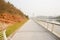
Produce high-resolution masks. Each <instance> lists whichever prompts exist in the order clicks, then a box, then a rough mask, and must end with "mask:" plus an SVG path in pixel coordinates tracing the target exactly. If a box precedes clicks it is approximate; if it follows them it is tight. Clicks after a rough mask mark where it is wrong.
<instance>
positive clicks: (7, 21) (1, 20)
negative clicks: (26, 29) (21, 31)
mask: <svg viewBox="0 0 60 40" xmlns="http://www.w3.org/2000/svg"><path fill="white" fill-rule="evenodd" d="M27 20H28V16H27V15H25V14H23V12H21V10H19V9H17V8H16V7H14V5H13V4H11V3H10V2H5V1H4V0H0V32H1V31H2V30H5V29H6V35H7V36H9V35H11V34H12V33H13V32H15V31H16V30H17V29H18V28H20V27H21V26H22V25H23V24H24V23H25V22H26V21H27Z"/></svg>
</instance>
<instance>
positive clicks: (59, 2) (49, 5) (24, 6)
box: [7, 0, 60, 16]
mask: <svg viewBox="0 0 60 40" xmlns="http://www.w3.org/2000/svg"><path fill="white" fill-rule="evenodd" d="M7 1H9V2H11V3H12V4H13V5H14V6H15V7H17V8H18V9H20V10H21V11H23V12H24V13H25V14H27V15H29V16H57V15H60V0H7Z"/></svg>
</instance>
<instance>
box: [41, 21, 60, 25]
mask: <svg viewBox="0 0 60 40" xmlns="http://www.w3.org/2000/svg"><path fill="white" fill-rule="evenodd" d="M40 21H43V22H46V23H50V24H54V25H58V26H60V24H57V23H52V22H47V21H44V20H40Z"/></svg>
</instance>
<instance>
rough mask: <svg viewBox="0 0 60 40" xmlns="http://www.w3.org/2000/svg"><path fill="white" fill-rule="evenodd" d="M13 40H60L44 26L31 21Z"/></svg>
mask: <svg viewBox="0 0 60 40" xmlns="http://www.w3.org/2000/svg"><path fill="white" fill-rule="evenodd" d="M11 40H58V39H57V38H56V37H55V36H54V35H53V34H51V33H50V32H48V31H47V30H46V29H44V28H43V27H42V26H40V25H38V24H37V23H35V22H34V21H33V20H29V21H28V22H27V23H25V24H24V25H23V26H22V27H21V28H20V29H19V30H18V31H17V33H16V34H15V35H14V36H13V38H11Z"/></svg>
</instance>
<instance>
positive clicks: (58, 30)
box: [36, 20, 60, 38]
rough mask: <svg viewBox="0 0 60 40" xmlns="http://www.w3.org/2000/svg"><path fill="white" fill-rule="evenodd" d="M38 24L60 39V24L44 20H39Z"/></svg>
mask: <svg viewBox="0 0 60 40" xmlns="http://www.w3.org/2000/svg"><path fill="white" fill-rule="evenodd" d="M36 22H37V23H39V24H40V25H42V26H43V27H44V28H46V29H48V30H49V31H51V32H52V33H53V34H55V35H56V36H58V37H59V38H60V24H59V23H52V22H47V21H44V20H37V21H36Z"/></svg>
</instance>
